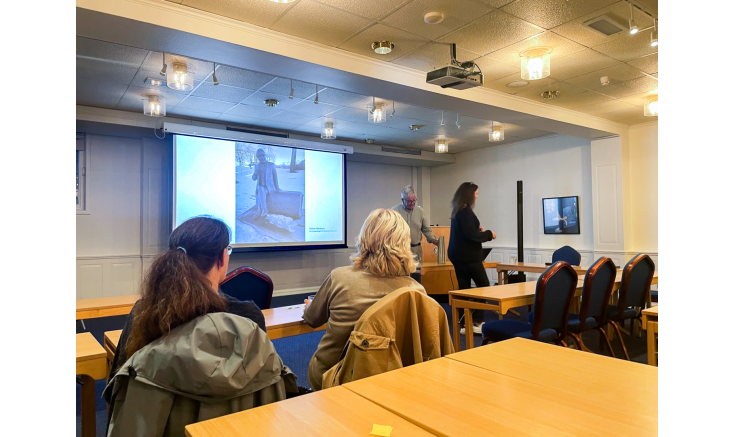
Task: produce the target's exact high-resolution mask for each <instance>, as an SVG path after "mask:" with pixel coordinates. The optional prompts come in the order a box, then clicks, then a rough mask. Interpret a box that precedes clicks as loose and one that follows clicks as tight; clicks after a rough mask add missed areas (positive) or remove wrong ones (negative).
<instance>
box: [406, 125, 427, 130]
mask: <svg viewBox="0 0 735 437" xmlns="http://www.w3.org/2000/svg"><path fill="white" fill-rule="evenodd" d="M422 127H424V125H423V124H412V125H410V126H409V127H408V128H409V129H411V130H419V129H421V128H422Z"/></svg>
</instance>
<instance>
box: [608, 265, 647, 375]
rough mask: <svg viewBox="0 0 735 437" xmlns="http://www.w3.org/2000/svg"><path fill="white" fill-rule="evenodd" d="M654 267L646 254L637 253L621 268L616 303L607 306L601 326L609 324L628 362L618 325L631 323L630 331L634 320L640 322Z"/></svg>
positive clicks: (626, 351)
mask: <svg viewBox="0 0 735 437" xmlns="http://www.w3.org/2000/svg"><path fill="white" fill-rule="evenodd" d="M655 270H656V266H655V265H654V263H653V260H651V257H649V256H648V255H646V254H643V253H639V254H638V255H636V256H634V257H633V259H631V260H630V261H628V263H627V264H626V265H625V267H624V268H623V277H622V278H621V281H620V291H619V293H618V303H617V304H616V305H608V306H607V311H606V312H605V315H604V318H605V320H602V324H601V326H604V325H607V324H611V325H612V326H613V328H614V330H615V332H616V333H617V334H618V338H620V343H621V344H622V345H623V352H624V353H625V358H626V359H627V360H628V361H630V356H629V355H628V349H626V347H625V342H624V341H623V336H622V334H621V333H620V324H621V323H623V322H624V321H625V320H630V321H631V331H632V330H633V329H632V328H633V324H634V323H635V321H636V320H639V321H640V320H641V310H642V309H643V308H645V307H646V301H647V298H648V293H650V291H651V281H653V274H654V272H655Z"/></svg>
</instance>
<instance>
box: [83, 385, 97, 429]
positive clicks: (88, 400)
mask: <svg viewBox="0 0 735 437" xmlns="http://www.w3.org/2000/svg"><path fill="white" fill-rule="evenodd" d="M80 377H81V380H82V383H83V384H84V385H82V437H94V436H95V435H97V423H96V414H97V413H96V411H95V410H96V408H95V398H94V379H92V378H91V377H90V376H87V375H80Z"/></svg>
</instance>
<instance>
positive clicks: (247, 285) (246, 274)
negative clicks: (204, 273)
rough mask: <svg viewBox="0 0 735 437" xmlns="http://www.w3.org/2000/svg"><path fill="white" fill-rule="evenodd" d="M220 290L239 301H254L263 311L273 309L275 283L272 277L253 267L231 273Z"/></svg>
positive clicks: (222, 283)
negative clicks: (272, 300)
mask: <svg viewBox="0 0 735 437" xmlns="http://www.w3.org/2000/svg"><path fill="white" fill-rule="evenodd" d="M219 288H220V290H222V291H223V292H224V293H226V294H228V295H229V296H232V297H234V298H235V299H237V300H252V301H253V302H255V304H256V305H258V308H260V309H261V310H265V309H268V308H270V307H271V298H273V281H272V280H271V278H270V276H268V275H266V274H265V273H263V272H261V271H260V270H257V269H254V268H252V267H238V268H236V269H235V270H233V271H231V272H230V273H228V274H227V276H226V277H225V280H224V281H222V282H221V283H220V284H219Z"/></svg>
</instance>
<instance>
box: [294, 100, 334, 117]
mask: <svg viewBox="0 0 735 437" xmlns="http://www.w3.org/2000/svg"><path fill="white" fill-rule="evenodd" d="M340 109H342V106H337V105H330V104H328V103H318V104H315V103H314V101H313V100H302V101H300V102H299V103H297V104H296V105H294V106H292V107H291V108H289V111H292V112H298V113H299V114H305V115H314V116H324V115H328V114H331V113H332V112H334V111H338V110H340Z"/></svg>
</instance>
